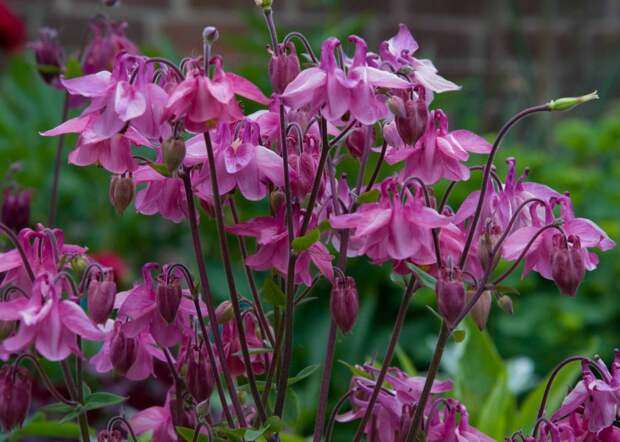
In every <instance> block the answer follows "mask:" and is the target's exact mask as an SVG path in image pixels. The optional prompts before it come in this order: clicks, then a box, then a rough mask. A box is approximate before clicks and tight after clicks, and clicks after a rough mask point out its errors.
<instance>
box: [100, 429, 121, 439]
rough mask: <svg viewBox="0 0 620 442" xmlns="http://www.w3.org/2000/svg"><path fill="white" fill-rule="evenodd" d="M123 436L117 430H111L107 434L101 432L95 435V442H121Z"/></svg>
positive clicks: (103, 431)
mask: <svg viewBox="0 0 620 442" xmlns="http://www.w3.org/2000/svg"><path fill="white" fill-rule="evenodd" d="M123 441H124V439H123V434H122V433H121V432H120V431H118V430H112V431H110V432H109V433H108V432H107V431H105V430H102V431H100V432H99V434H97V442H123Z"/></svg>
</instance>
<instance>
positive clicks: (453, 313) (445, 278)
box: [435, 267, 465, 326]
mask: <svg viewBox="0 0 620 442" xmlns="http://www.w3.org/2000/svg"><path fill="white" fill-rule="evenodd" d="M435 293H436V294H437V306H438V307H439V311H440V312H441V314H442V315H443V317H444V318H445V320H446V322H447V323H448V324H449V325H451V326H452V325H454V322H455V321H456V320H457V319H458V317H459V316H460V314H461V312H462V311H463V308H464V307H465V287H464V286H463V276H462V274H461V272H460V271H459V269H456V268H452V267H450V268H447V269H442V270H441V276H440V277H439V278H438V279H437V283H436V286H435Z"/></svg>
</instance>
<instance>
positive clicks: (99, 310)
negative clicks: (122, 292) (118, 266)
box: [87, 272, 116, 324]
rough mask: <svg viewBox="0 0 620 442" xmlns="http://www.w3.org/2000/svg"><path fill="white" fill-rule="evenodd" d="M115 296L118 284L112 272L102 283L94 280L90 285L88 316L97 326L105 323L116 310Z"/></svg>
mask: <svg viewBox="0 0 620 442" xmlns="http://www.w3.org/2000/svg"><path fill="white" fill-rule="evenodd" d="M115 295H116V283H115V282H114V274H113V273H112V272H106V273H105V275H104V276H103V280H102V281H99V280H98V279H97V278H93V279H92V280H91V281H90V284H89V285H88V294H87V302H88V316H90V318H91V319H92V320H93V321H95V322H96V323H97V324H103V323H105V322H106V321H107V320H108V318H109V317H110V313H111V312H112V309H113V308H114V297H115Z"/></svg>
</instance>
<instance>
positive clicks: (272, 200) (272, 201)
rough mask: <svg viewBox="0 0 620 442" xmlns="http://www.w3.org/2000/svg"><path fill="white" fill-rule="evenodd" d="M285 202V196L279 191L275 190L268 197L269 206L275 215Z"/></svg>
mask: <svg viewBox="0 0 620 442" xmlns="http://www.w3.org/2000/svg"><path fill="white" fill-rule="evenodd" d="M285 202H286V195H285V194H284V192H282V191H281V190H280V189H276V190H274V191H273V192H271V194H270V195H269V205H270V206H271V210H273V212H274V213H277V212H278V210H279V209H280V207H282V206H283V205H284V203H285Z"/></svg>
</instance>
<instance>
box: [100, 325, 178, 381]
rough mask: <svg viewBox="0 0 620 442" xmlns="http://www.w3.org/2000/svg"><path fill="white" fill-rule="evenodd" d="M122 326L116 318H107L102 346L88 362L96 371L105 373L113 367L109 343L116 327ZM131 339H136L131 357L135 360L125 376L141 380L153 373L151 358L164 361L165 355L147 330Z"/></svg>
mask: <svg viewBox="0 0 620 442" xmlns="http://www.w3.org/2000/svg"><path fill="white" fill-rule="evenodd" d="M123 327H124V325H123V324H122V323H121V322H120V321H118V320H117V321H113V320H111V319H109V320H108V321H107V322H106V324H105V326H104V328H103V333H104V337H103V341H104V342H103V346H102V347H101V349H100V350H99V352H97V354H96V355H94V356H93V357H92V358H91V359H90V363H91V364H93V366H94V367H95V370H96V371H97V373H107V372H109V371H110V370H112V369H113V368H114V367H113V364H112V360H111V359H110V350H111V349H110V344H111V341H112V338H113V336H114V333H115V331H116V329H118V328H121V329H122V328H123ZM133 339H135V340H136V345H135V356H134V357H132V359H133V358H135V360H134V362H133V364H131V365H130V366H129V369H128V370H127V372H126V373H125V376H126V377H127V379H131V380H132V381H141V380H144V379H146V378H148V377H150V376H151V375H153V373H154V372H153V359H158V360H160V361H163V362H165V361H166V357H165V356H164V353H163V352H162V350H161V349H160V348H159V347H158V346H157V343H156V342H155V339H153V337H152V336H151V335H150V334H149V333H148V332H141V333H139V334H138V335H137V336H136V337H135V338H133Z"/></svg>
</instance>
